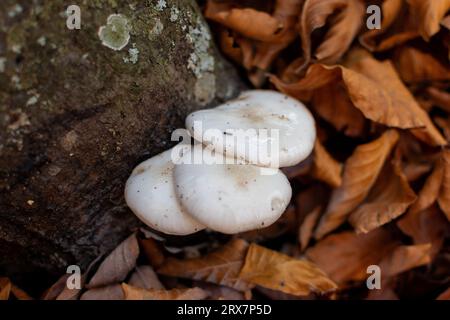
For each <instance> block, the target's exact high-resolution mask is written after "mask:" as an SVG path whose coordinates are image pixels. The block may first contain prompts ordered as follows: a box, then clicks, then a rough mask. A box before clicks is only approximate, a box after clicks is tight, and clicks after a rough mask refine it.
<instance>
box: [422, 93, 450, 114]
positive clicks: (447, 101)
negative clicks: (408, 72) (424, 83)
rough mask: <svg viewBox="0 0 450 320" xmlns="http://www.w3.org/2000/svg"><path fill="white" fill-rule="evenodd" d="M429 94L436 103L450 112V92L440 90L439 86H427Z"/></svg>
mask: <svg viewBox="0 0 450 320" xmlns="http://www.w3.org/2000/svg"><path fill="white" fill-rule="evenodd" d="M427 94H428V96H429V97H430V99H431V100H432V101H433V103H434V104H435V105H437V106H438V107H440V108H442V109H443V110H445V111H447V112H450V93H447V92H444V91H440V90H439V89H437V88H433V87H429V88H427Z"/></svg>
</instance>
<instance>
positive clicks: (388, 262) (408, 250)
mask: <svg viewBox="0 0 450 320" xmlns="http://www.w3.org/2000/svg"><path fill="white" fill-rule="evenodd" d="M430 249H431V244H430V243H426V244H418V245H412V246H398V247H396V248H395V249H394V250H393V251H392V252H391V253H390V254H389V255H387V256H386V257H384V258H383V259H382V260H381V262H380V264H379V267H380V269H381V272H382V274H383V277H392V276H395V275H397V274H399V273H402V272H405V271H407V270H410V269H413V268H416V267H419V266H423V265H426V264H428V263H430V261H431V258H430Z"/></svg>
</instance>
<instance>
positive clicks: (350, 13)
mask: <svg viewBox="0 0 450 320" xmlns="http://www.w3.org/2000/svg"><path fill="white" fill-rule="evenodd" d="M316 1H317V0H316ZM319 1H320V0H319ZM322 2H324V1H323V0H322ZM326 3H331V1H329V0H328V1H326ZM304 12H305V11H304ZM364 14H365V6H364V4H363V2H362V1H361V0H347V1H346V7H345V8H344V9H342V10H341V11H340V12H339V13H338V14H337V15H336V16H335V17H332V19H331V21H330V24H331V27H330V29H329V30H328V32H327V34H326V35H325V39H324V40H323V42H322V44H321V45H320V46H319V47H318V48H317V50H316V54H315V57H316V58H317V60H318V61H319V62H322V63H326V64H332V63H336V62H337V61H338V60H339V59H340V58H341V57H342V56H343V55H344V53H345V52H346V51H347V50H348V48H349V47H350V45H351V43H352V41H353V39H354V38H355V36H356V34H357V33H358V31H359V29H360V28H361V26H362V24H363V16H364Z"/></svg>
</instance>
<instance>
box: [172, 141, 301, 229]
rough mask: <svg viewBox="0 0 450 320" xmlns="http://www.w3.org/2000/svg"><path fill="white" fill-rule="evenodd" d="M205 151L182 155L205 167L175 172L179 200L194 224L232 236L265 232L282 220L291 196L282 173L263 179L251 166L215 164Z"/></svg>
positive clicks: (180, 167)
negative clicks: (197, 222)
mask: <svg viewBox="0 0 450 320" xmlns="http://www.w3.org/2000/svg"><path fill="white" fill-rule="evenodd" d="M192 150H193V151H192ZM204 150H205V149H203V148H193V149H191V151H190V152H187V153H185V154H184V155H183V158H185V157H187V158H188V160H190V159H200V158H201V157H203V162H202V164H178V165H176V166H175V170H174V178H175V184H176V188H175V189H176V194H177V195H178V199H179V201H180V203H181V205H182V206H183V208H184V209H185V210H186V212H188V213H189V214H190V215H191V216H192V217H194V218H195V220H197V221H199V222H200V223H202V224H204V225H205V226H207V227H209V228H211V229H213V230H215V231H219V232H222V233H228V234H233V233H238V232H243V231H247V230H253V229H259V228H264V227H266V226H269V225H270V224H272V223H273V222H275V221H276V220H277V219H278V218H279V217H280V215H281V214H282V213H283V212H284V210H285V209H286V207H287V205H288V204H289V201H290V199H291V195H292V190H291V186H290V184H289V181H288V179H287V178H286V176H285V175H284V174H283V173H281V171H280V170H278V169H276V173H275V174H274V175H261V174H260V168H259V167H257V166H253V165H249V164H220V163H219V164H214V161H215V158H214V156H213V155H211V153H209V152H204ZM192 156H193V157H192ZM183 158H182V159H181V161H182V162H183ZM187 162H189V161H187ZM185 163H186V162H185Z"/></svg>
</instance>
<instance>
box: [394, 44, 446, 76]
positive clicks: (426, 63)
mask: <svg viewBox="0 0 450 320" xmlns="http://www.w3.org/2000/svg"><path fill="white" fill-rule="evenodd" d="M394 63H395V66H396V68H397V71H398V73H399V74H400V76H401V78H402V79H403V81H405V82H408V83H418V82H430V81H444V80H449V79H450V67H449V66H448V65H444V64H443V63H441V62H440V61H439V60H438V59H436V58H435V57H434V56H433V55H432V54H431V53H428V52H424V51H420V50H419V49H416V48H414V47H410V46H403V47H401V48H399V49H398V50H397V51H396V54H395V58H394Z"/></svg>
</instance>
